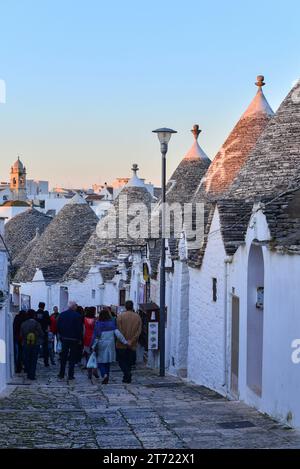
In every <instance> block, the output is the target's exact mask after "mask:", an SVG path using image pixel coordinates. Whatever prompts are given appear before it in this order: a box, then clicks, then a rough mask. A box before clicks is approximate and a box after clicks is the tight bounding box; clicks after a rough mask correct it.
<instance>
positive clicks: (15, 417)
mask: <svg viewBox="0 0 300 469" xmlns="http://www.w3.org/2000/svg"><path fill="white" fill-rule="evenodd" d="M57 372H58V370H57V366H52V367H51V368H50V369H45V368H44V367H43V366H41V364H39V366H38V373H37V377H38V378H37V380H36V381H35V382H34V383H33V384H32V383H30V382H29V381H27V380H25V378H23V377H22V376H19V377H17V378H14V380H13V382H11V383H10V385H9V386H8V391H7V392H6V395H4V396H1V398H0V447H1V448H49V449H50V448H91V449H93V448H101V449H108V448H114V449H116V448H146V449H156V448H170V449H171V448H174V449H175V448H176V449H184V448H193V449H196V448H300V433H299V432H297V431H295V430H292V429H289V428H288V427H286V426H282V425H280V424H279V423H277V422H275V421H273V420H272V419H270V418H269V417H266V416H264V415H262V414H260V413H258V412H257V411H256V410H254V409H251V408H250V407H248V406H246V405H245V404H243V403H240V402H234V401H228V400H226V399H224V398H223V397H221V396H220V395H218V394H216V393H214V392H212V391H210V390H208V389H206V388H204V387H201V386H196V385H190V384H186V383H184V382H182V381H180V380H178V379H176V378H173V377H170V376H167V377H165V378H160V377H158V376H157V374H155V373H154V372H153V371H151V370H149V369H147V368H143V367H138V369H137V370H136V371H135V373H134V380H133V383H132V384H130V385H126V384H122V383H121V377H122V374H121V372H120V370H119V368H118V367H114V368H113V371H112V379H111V383H110V384H108V385H107V386H103V385H101V384H100V383H96V380H95V382H94V383H93V384H91V383H90V382H89V380H88V378H87V376H86V372H84V371H83V370H76V379H75V380H74V381H72V382H71V383H70V384H69V383H68V382H67V381H59V380H58V378H57Z"/></svg>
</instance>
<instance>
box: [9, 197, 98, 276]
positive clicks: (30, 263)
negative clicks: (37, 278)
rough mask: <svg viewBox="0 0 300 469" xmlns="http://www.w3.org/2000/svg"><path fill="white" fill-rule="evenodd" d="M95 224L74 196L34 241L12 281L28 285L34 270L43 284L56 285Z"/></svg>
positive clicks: (84, 203) (93, 214)
mask: <svg viewBox="0 0 300 469" xmlns="http://www.w3.org/2000/svg"><path fill="white" fill-rule="evenodd" d="M97 222H98V218H97V216H96V215H95V213H94V211H93V210H92V209H91V207H90V206H89V205H88V204H87V203H86V202H85V200H84V199H83V198H82V197H80V196H79V195H78V194H76V195H75V196H74V197H73V199H71V200H70V202H69V203H67V204H66V205H65V206H64V207H63V208H62V209H61V210H60V212H59V213H58V214H57V215H56V217H55V218H54V219H53V221H52V222H51V223H50V224H49V226H48V227H47V228H46V229H45V231H44V233H43V234H42V235H41V236H40V237H39V238H38V239H37V241H36V243H35V244H34V246H33V248H32V251H31V253H30V255H29V256H28V257H27V259H26V261H25V262H24V264H23V265H22V267H21V268H20V269H19V270H18V272H17V274H16V276H15V281H17V282H31V281H32V279H33V277H34V274H35V272H36V269H40V270H41V271H42V272H43V275H44V278H45V280H46V282H54V283H56V282H59V281H60V280H61V279H62V277H63V276H64V274H65V273H66V271H67V270H68V268H69V267H70V265H71V264H72V263H73V262H74V260H75V258H76V257H77V255H78V254H79V252H80V251H81V249H82V248H83V246H84V245H85V243H86V242H87V240H88V239H89V237H90V236H91V234H92V232H93V231H94V229H95V227H96V225H97Z"/></svg>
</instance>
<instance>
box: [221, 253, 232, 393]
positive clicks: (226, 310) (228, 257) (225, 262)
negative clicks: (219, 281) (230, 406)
mask: <svg viewBox="0 0 300 469" xmlns="http://www.w3.org/2000/svg"><path fill="white" fill-rule="evenodd" d="M231 263H232V256H226V257H225V259H224V270H225V288H224V290H225V295H224V383H223V387H224V388H225V391H226V394H227V393H228V360H227V347H228V340H227V337H228V301H229V293H228V264H231Z"/></svg>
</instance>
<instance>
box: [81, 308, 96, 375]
mask: <svg viewBox="0 0 300 469" xmlns="http://www.w3.org/2000/svg"><path fill="white" fill-rule="evenodd" d="M95 324H96V308H95V307H94V306H91V307H89V308H86V311H85V318H84V335H83V355H84V357H85V359H86V364H87V362H88V360H89V358H90V355H91V346H92V340H93V335H94V329H95ZM93 374H94V376H95V377H96V378H99V375H98V372H97V370H92V369H91V368H89V369H88V377H89V379H92V375H93Z"/></svg>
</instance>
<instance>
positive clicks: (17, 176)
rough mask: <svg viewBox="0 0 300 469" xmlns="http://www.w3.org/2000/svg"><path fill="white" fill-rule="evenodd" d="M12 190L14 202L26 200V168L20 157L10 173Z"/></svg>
mask: <svg viewBox="0 0 300 469" xmlns="http://www.w3.org/2000/svg"><path fill="white" fill-rule="evenodd" d="M10 190H11V193H12V199H13V200H24V201H25V200H26V199H27V194H26V168H25V166H24V165H23V163H22V162H21V160H20V157H19V156H18V159H17V161H16V162H15V163H14V164H13V166H12V167H11V171H10Z"/></svg>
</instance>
